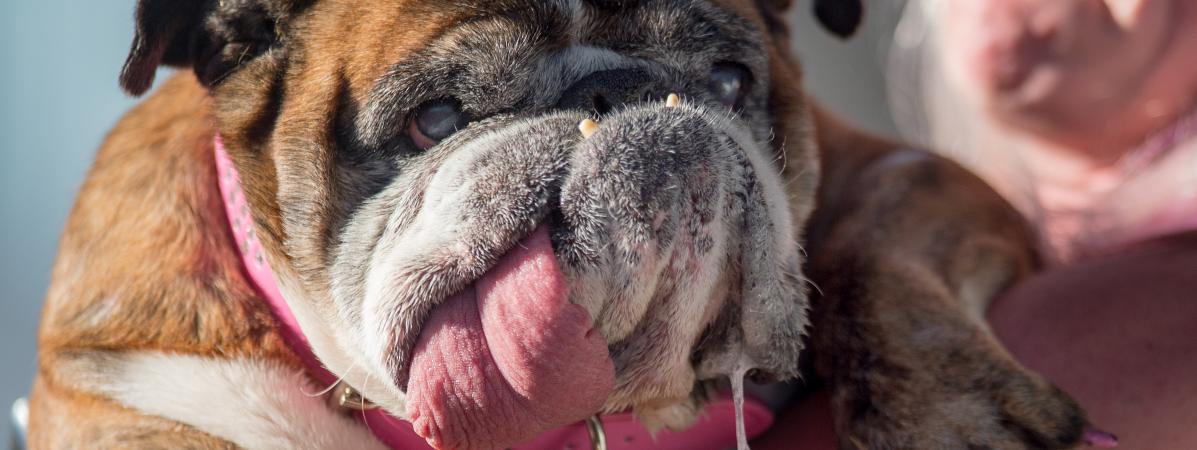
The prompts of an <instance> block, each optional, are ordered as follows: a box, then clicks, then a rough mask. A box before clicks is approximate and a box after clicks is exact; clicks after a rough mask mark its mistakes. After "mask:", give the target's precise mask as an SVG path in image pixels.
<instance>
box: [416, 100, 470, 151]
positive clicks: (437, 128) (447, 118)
mask: <svg viewBox="0 0 1197 450" xmlns="http://www.w3.org/2000/svg"><path fill="white" fill-rule="evenodd" d="M469 122H470V121H469V117H468V116H467V115H466V114H465V113H464V112H462V110H461V102H458V101H457V100H453V99H441V100H433V101H430V102H426V103H424V104H422V105H420V107H418V108H416V111H415V112H414V113H413V114H412V118H411V124H410V125H408V133H410V134H411V140H412V142H414V143H415V144H416V146H417V147H420V148H421V149H424V150H427V149H429V148H432V146H434V145H436V144H437V143H439V142H440V141H442V140H444V139H445V138H447V137H449V136H452V135H453V133H456V132H457V130H460V129H462V128H465V126H466V125H467V124H469Z"/></svg>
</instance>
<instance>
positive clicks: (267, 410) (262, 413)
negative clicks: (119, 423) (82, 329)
mask: <svg viewBox="0 0 1197 450" xmlns="http://www.w3.org/2000/svg"><path fill="white" fill-rule="evenodd" d="M105 366H107V367H105V369H106V370H105V372H106V375H107V376H105V377H103V379H95V380H93V381H94V382H95V386H94V388H96V389H97V390H99V391H100V392H102V393H104V394H106V395H108V396H110V397H111V398H113V399H114V400H116V401H117V402H119V403H121V404H123V405H125V406H127V407H129V408H132V409H135V410H138V411H140V412H143V413H146V414H151V415H155V416H161V417H165V418H167V419H171V420H175V421H178V422H181V423H184V424H187V425H190V426H193V427H195V428H196V429H199V430H201V431H204V432H206V433H208V434H211V435H213V436H216V437H219V438H221V439H225V440H227V441H230V442H232V443H234V444H237V445H238V446H241V447H244V448H249V449H330V448H352V449H380V450H382V449H385V448H386V447H385V446H384V445H382V444H381V443H380V442H378V441H377V440H376V439H375V438H374V436H373V435H372V434H371V433H370V431H369V430H368V429H366V428H365V427H364V426H362V425H361V424H359V423H358V422H356V421H355V420H354V419H353V418H351V417H347V416H343V415H340V414H338V413H336V412H335V411H333V410H332V409H331V408H329V407H328V406H327V405H326V404H325V400H324V396H317V395H316V394H317V393H319V392H320V388H318V387H317V386H315V385H313V384H311V382H309V381H308V379H307V377H306V376H304V375H303V374H302V373H300V372H298V371H295V370H293V369H289V368H285V367H281V366H278V365H276V364H272V363H269V362H261V361H250V360H244V359H237V360H225V359H213V358H205V357H199V356H191V355H167V354H161V353H136V354H126V355H119V356H115V357H114V358H112V359H110V360H107V361H105Z"/></svg>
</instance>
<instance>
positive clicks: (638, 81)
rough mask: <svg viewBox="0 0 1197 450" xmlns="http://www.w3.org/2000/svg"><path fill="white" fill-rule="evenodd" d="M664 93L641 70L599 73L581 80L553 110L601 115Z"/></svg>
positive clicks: (618, 70) (651, 77)
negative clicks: (578, 111) (575, 110)
mask: <svg viewBox="0 0 1197 450" xmlns="http://www.w3.org/2000/svg"><path fill="white" fill-rule="evenodd" d="M666 92H668V89H666V87H665V86H662V85H661V83H659V82H657V81H656V80H655V79H654V78H653V76H652V75H651V74H649V73H648V71H646V70H644V69H613V70H603V71H599V72H595V73H592V74H590V75H587V76H585V77H583V78H582V79H581V80H578V81H577V82H576V83H574V84H573V85H572V86H570V87H569V89H566V90H565V93H563V94H561V98H560V100H558V102H557V107H558V108H561V109H580V110H584V111H593V112H595V113H598V114H600V115H602V114H607V113H608V112H610V111H611V110H613V109H615V108H617V107H619V106H622V105H625V104H628V103H633V102H637V101H645V100H650V99H651V97H652V96H664V95H665V93H666ZM662 98H663V97H662Z"/></svg>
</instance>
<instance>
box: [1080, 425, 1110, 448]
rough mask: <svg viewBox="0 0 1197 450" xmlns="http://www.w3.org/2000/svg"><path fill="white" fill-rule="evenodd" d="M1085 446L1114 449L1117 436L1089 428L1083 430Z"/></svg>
mask: <svg viewBox="0 0 1197 450" xmlns="http://www.w3.org/2000/svg"><path fill="white" fill-rule="evenodd" d="M1082 439H1084V441H1085V445H1088V446H1090V447H1097V448H1114V447H1117V446H1118V436H1114V435H1113V434H1110V433H1107V432H1105V431H1101V430H1098V429H1096V428H1093V427H1090V428H1088V429H1086V430H1085V434H1084V437H1083V438H1082Z"/></svg>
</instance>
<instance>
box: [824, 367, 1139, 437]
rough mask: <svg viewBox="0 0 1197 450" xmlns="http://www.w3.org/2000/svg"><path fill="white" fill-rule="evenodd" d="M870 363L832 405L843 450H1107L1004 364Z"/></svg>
mask: <svg viewBox="0 0 1197 450" xmlns="http://www.w3.org/2000/svg"><path fill="white" fill-rule="evenodd" d="M872 356H873V357H874V358H873V360H872V361H869V364H868V366H867V367H868V368H867V369H865V370H861V371H858V372H857V373H854V374H847V375H846V376H841V377H837V380H836V382H835V383H834V385H833V391H832V402H833V408H834V410H835V413H836V428H837V432H838V435H839V441H840V447H841V448H845V449H852V450H857V449H1071V448H1078V447H1081V446H1083V445H1094V446H1098V447H1112V446H1113V445H1116V443H1117V441H1116V438H1114V437H1113V436H1112V435H1109V434H1106V433H1103V432H1099V431H1096V430H1094V429H1088V428H1087V420H1086V418H1085V414H1084V412H1083V411H1082V410H1081V408H1080V407H1079V406H1077V403H1076V402H1075V401H1073V400H1072V398H1070V397H1069V396H1068V395H1067V394H1065V393H1064V392H1063V391H1061V390H1060V389H1059V388H1057V387H1055V386H1053V385H1052V384H1051V383H1048V382H1047V381H1046V380H1045V379H1043V377H1041V376H1039V375H1036V374H1034V373H1032V372H1030V371H1028V370H1026V369H1024V368H1022V367H1020V366H1018V365H1017V364H1016V363H1014V362H1013V361H1010V360H1009V359H1008V358H1002V357H1001V356H993V357H986V356H977V355H973V356H965V355H961V354H956V355H951V356H948V357H944V356H946V355H940V357H939V358H933V359H932V360H934V359H938V360H939V362H940V363H941V364H931V365H926V366H912V365H909V364H898V363H896V362H895V361H892V360H891V361H886V360H885V359H883V358H876V356H877V355H872Z"/></svg>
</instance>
